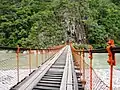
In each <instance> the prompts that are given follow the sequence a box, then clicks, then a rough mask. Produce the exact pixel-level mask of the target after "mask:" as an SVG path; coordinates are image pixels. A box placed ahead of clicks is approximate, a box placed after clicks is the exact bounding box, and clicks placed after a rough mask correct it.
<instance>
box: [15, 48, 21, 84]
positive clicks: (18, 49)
mask: <svg viewBox="0 0 120 90" xmlns="http://www.w3.org/2000/svg"><path fill="white" fill-rule="evenodd" d="M19 52H20V47H19V46H17V52H16V57H17V81H18V82H19Z"/></svg>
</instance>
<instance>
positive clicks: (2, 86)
mask: <svg viewBox="0 0 120 90" xmlns="http://www.w3.org/2000/svg"><path fill="white" fill-rule="evenodd" d="M28 75H29V70H28V69H20V81H21V80H22V79H24V77H25V76H28ZM16 83H17V73H16V70H5V71H3V70H0V90H9V89H10V88H11V87H12V86H13V85H15V84H16Z"/></svg>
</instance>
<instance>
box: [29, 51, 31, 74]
mask: <svg viewBox="0 0 120 90" xmlns="http://www.w3.org/2000/svg"><path fill="white" fill-rule="evenodd" d="M29 70H30V73H31V49H30V50H29Z"/></svg>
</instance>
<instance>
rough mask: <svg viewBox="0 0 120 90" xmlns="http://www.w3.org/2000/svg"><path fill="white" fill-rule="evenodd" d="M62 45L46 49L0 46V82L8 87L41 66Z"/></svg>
mask: <svg viewBox="0 0 120 90" xmlns="http://www.w3.org/2000/svg"><path fill="white" fill-rule="evenodd" d="M64 46H65V45H60V46H55V47H50V48H47V49H30V48H20V47H17V48H11V47H0V57H1V59H0V74H1V75H0V83H2V85H3V87H5V88H6V89H9V88H10V87H12V86H13V85H15V84H17V83H19V82H20V81H21V80H22V79H24V78H25V77H26V76H29V75H30V74H31V73H32V72H33V71H34V70H35V69H37V68H39V67H40V66H42V65H43V64H44V63H45V62H46V61H47V60H49V59H50V58H52V56H54V54H55V53H56V52H58V51H59V50H60V49H61V48H63V47H64ZM4 85H6V86H9V87H6V86H4Z"/></svg>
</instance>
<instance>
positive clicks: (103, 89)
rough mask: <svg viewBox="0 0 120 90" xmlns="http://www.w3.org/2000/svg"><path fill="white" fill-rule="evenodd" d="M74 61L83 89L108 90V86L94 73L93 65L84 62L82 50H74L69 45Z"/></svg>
mask: <svg viewBox="0 0 120 90" xmlns="http://www.w3.org/2000/svg"><path fill="white" fill-rule="evenodd" d="M71 49H72V53H73V57H74V63H75V66H77V67H78V68H79V70H80V73H81V74H80V81H82V83H83V86H84V87H85V90H109V86H108V85H106V84H105V82H104V81H103V80H101V78H100V77H99V76H98V75H97V74H96V72H95V70H94V68H93V67H91V66H90V65H89V64H87V63H86V62H85V58H84V57H85V55H84V50H80V51H83V52H76V50H75V48H74V47H73V46H71Z"/></svg>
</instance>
